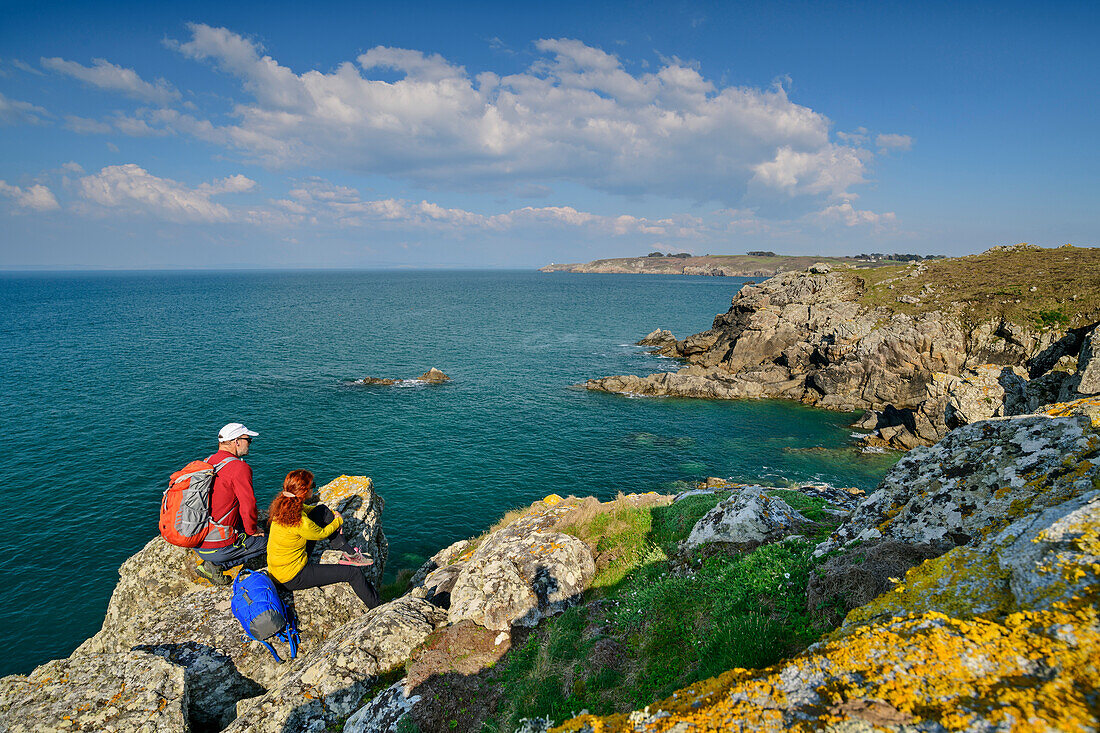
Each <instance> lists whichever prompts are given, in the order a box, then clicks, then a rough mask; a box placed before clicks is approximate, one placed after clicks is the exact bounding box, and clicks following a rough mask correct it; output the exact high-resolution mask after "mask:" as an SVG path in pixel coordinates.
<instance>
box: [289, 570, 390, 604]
mask: <svg viewBox="0 0 1100 733" xmlns="http://www.w3.org/2000/svg"><path fill="white" fill-rule="evenodd" d="M341 582H345V583H349V584H350V585H351V589H352V590H353V591H355V595H357V596H359V600H361V601H362V602H363V603H365V604H366V606H367V608H374V607H375V606H377V605H378V593H377V592H375V590H374V586H372V585H371V584H370V583H368V582H367V579H366V577H364V575H363V571H362V570H360V569H359V568H356V567H352V566H350V565H317V564H316V563H306V566H305V567H304V568H302V569H301V570H299V571H298V574H297V575H295V576H294V577H293V578H291V579H290V580H288V581H287V582H286V583H283V587H284V588H287V589H288V590H304V589H305V588H319V587H321V586H323V585H334V584H336V583H341Z"/></svg>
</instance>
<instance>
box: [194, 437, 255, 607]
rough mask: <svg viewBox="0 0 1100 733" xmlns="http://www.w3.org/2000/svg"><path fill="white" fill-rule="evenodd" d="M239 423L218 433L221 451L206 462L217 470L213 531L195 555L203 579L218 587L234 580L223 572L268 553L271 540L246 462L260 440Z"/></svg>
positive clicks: (208, 534) (212, 518) (211, 514)
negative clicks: (259, 512)
mask: <svg viewBox="0 0 1100 733" xmlns="http://www.w3.org/2000/svg"><path fill="white" fill-rule="evenodd" d="M258 435H259V433H255V432H253V431H251V430H249V429H248V428H246V427H245V426H244V425H242V424H241V423H239V422H231V423H229V424H228V425H226V426H225V427H223V428H222V429H221V430H220V431H218V451H217V453H215V454H214V455H212V456H210V457H209V458H207V459H206V462H207V463H209V464H211V465H213V466H217V465H218V464H219V463H222V462H223V461H224V462H225V464H224V465H223V466H222V467H221V468H219V469H218V473H217V477H216V478H215V479H214V489H213V491H212V492H211V494H210V530H209V532H208V533H207V535H206V540H205V541H204V542H203V543H202V545H200V546H199V547H197V548H195V553H196V554H197V555H198V557H199V558H200V559H201V562H200V563H199V566H198V568H197V570H198V573H199V575H201V576H203V577H204V578H206V579H208V580H209V581H210V582H211V583H213V584H214V585H229V583H231V582H232V580H231V579H230V578H229V577H228V576H226V575H225V574H224V573H223V572H222V571H223V570H224V569H225V568H229V567H233V566H234V565H240V564H241V563H243V562H244V561H245V560H248V559H250V558H253V557H256V556H257V555H263V554H264V553H266V552H267V536H266V534H265V533H264V528H263V527H262V526H261V525H260V524H259V522H258V517H257V512H256V495H255V494H254V493H253V491H252V467H251V466H249V465H248V464H247V463H245V462H244V457H245V456H246V455H248V449H249V447H250V446H251V444H252V439H253V438H255V437H256V436H258Z"/></svg>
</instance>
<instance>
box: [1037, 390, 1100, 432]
mask: <svg viewBox="0 0 1100 733" xmlns="http://www.w3.org/2000/svg"><path fill="white" fill-rule="evenodd" d="M1042 414H1044V415H1053V416H1054V417H1069V416H1070V415H1084V416H1085V417H1087V418H1088V419H1089V421H1090V422H1092V426H1093V427H1094V428H1100V396H1092V397H1082V398H1081V399H1079V400H1073V401H1071V402H1058V403H1055V404H1053V405H1048V406H1047V407H1046V409H1044V410H1043V411H1042Z"/></svg>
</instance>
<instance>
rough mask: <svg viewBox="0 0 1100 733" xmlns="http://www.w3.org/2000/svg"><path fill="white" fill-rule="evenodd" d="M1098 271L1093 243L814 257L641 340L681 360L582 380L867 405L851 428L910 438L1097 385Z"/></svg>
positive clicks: (879, 438) (684, 393) (933, 437)
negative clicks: (873, 262) (706, 314)
mask: <svg viewBox="0 0 1100 733" xmlns="http://www.w3.org/2000/svg"><path fill="white" fill-rule="evenodd" d="M1040 267H1041V268H1046V269H1045V270H1040V269H1039V268H1040ZM1097 273H1100V250H1088V249H1081V248H1074V247H1063V248H1058V249H1054V250H1041V249H1039V248H1033V247H1026V246H1023V247H1015V248H1001V249H999V250H997V251H990V252H987V253H985V254H983V255H980V256H974V257H969V258H960V259H956V260H938V261H935V262H933V263H922V264H919V265H918V264H913V265H911V266H908V267H904V268H883V269H881V270H875V271H866V270H853V269H837V268H834V267H832V266H830V265H828V264H826V263H818V264H815V265H813V266H811V267H810V268H809V269H807V270H805V271H801V272H789V273H783V274H781V275H777V276H776V277H773V278H771V279H769V280H767V281H765V282H763V283H761V284H758V285H747V286H745V287H743V288H742V289H741V290H740V291H738V293H737V295H736V296H735V297H734V298H733V301H732V304H731V306H730V309H729V311H727V312H726V313H723V314H720V315H718V316H717V317H716V318H715V319H714V323H713V325H712V326H711V328H710V329H709V330H707V331H704V332H701V333H697V334H695V335H693V336H689V337H687V338H685V339H683V340H676V339H675V338H674V337H673V336H672V334H670V333H668V332H667V331H665V332H661V331H655V332H654V333H652V334H650V335H649V336H648V337H647V338H646V339H645V340H643V341H642V342H640V343H643V344H647V345H652V346H655V348H656V349H657V350H658V351H660V353H662V354H665V355H667V356H673V357H676V358H680V359H683V360H684V361H686V362H687V364H688V365H687V366H685V367H684V368H682V369H680V370H679V371H677V372H669V373H660V374H651V375H649V376H647V377H637V376H633V375H626V376H613V377H605V378H602V379H593V380H590V381H588V382H587V384H586V385H585V386H586V387H587V388H588V389H592V390H600V391H606V392H618V393H627V394H640V395H672V396H678V397H703V398H717V399H739V398H763V397H770V398H783V399H793V400H799V401H801V402H804V403H806V404H810V405H815V406H818V407H825V408H830V409H836V410H846V411H854V410H869V411H872V413H871V414H869V415H867V416H866V417H865V419H864V420H863V421H862V422H861V423H859V424H858V427H861V428H865V429H867V430H870V431H874V434H873V435H872V436H871V438H872V439H871V441H870V442H872V443H873V444H878V445H888V446H891V447H895V448H901V449H909V448H912V447H914V446H916V445H921V444H925V445H927V444H930V443H933V442H935V441H937V440H939V439H940V438H941V437H943V436H944V435H945V434H946V433H947V431H948V430H950V429H952V428H954V427H958V426H959V425H963V424H966V423H969V422H974V421H976V420H982V419H985V418H989V417H997V416H1003V415H1013V414H1023V413H1027V412H1031V411H1033V410H1036V409H1038V408H1039V407H1041V406H1042V405H1044V404H1050V403H1053V402H1056V401H1059V400H1067V399H1073V398H1075V397H1081V396H1085V395H1089V394H1095V393H1097V391H1100V378H1098V377H1097V376H1096V375H1097V374H1100V363H1098V362H1097V361H1096V360H1095V358H1094V353H1095V351H1096V347H1095V346H1094V345H1093V343H1094V342H1095V341H1097V336H1096V326H1097V323H1098V321H1100V275H1098V274H1097ZM983 277H984V279H983ZM1029 282H1037V283H1039V284H1040V285H1041V286H1042V288H1043V289H1042V290H1041V291H1040V290H1039V287H1038V286H1036V285H1027V283H1029ZM895 293H896V295H895ZM1013 296H1020V297H1013Z"/></svg>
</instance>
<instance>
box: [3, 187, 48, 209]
mask: <svg viewBox="0 0 1100 733" xmlns="http://www.w3.org/2000/svg"><path fill="white" fill-rule="evenodd" d="M0 196H7V197H8V198H10V199H13V200H14V201H15V203H16V205H17V206H20V207H22V208H24V209H33V210H34V211H53V210H55V209H60V208H61V205H60V204H59V203H57V198H56V197H55V196H54V195H53V192H52V191H50V189H48V188H46V187H45V186H43V185H41V184H35V185H33V186H28V187H26V188H20V187H19V186H12V185H9V184H8V183H7V182H5V181H0Z"/></svg>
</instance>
